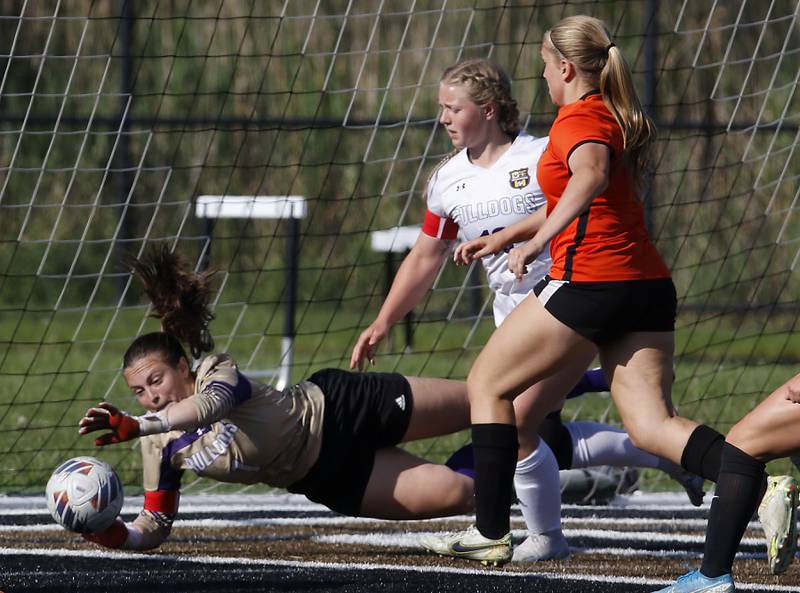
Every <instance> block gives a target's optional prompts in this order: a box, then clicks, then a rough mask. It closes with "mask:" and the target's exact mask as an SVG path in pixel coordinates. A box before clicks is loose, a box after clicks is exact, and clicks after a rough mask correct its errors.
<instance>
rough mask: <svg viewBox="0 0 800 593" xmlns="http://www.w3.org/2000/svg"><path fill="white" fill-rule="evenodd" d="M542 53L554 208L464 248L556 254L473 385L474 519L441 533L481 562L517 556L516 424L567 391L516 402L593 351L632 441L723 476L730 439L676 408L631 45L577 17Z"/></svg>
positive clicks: (669, 316) (546, 161)
mask: <svg viewBox="0 0 800 593" xmlns="http://www.w3.org/2000/svg"><path fill="white" fill-rule="evenodd" d="M541 56H542V59H543V61H544V65H545V66H544V78H545V80H546V81H547V85H548V89H549V91H550V96H551V99H552V100H553V102H554V103H555V104H556V105H558V106H559V113H558V116H557V118H556V120H555V122H554V123H553V126H552V128H551V131H550V141H549V143H548V146H547V148H546V149H545V151H544V153H543V154H542V157H541V158H540V159H539V164H538V170H537V177H538V180H539V185H540V186H541V188H542V190H543V191H544V194H545V196H546V198H547V207H546V208H542V209H540V210H539V211H537V212H536V213H535V214H533V215H531V216H529V217H527V218H526V219H525V220H523V221H521V222H519V223H517V224H515V225H512V226H509V227H507V228H505V229H504V230H502V231H500V232H498V233H495V234H492V235H488V236H485V237H480V238H477V239H475V240H473V241H469V242H467V243H464V244H462V245H460V246H459V247H458V248H457V249H456V252H455V255H454V256H455V259H456V261H457V262H460V263H464V264H467V263H470V262H472V261H473V260H474V259H476V258H481V257H486V256H490V255H491V254H495V253H498V252H500V251H501V250H502V249H504V248H505V247H506V246H509V245H512V244H515V243H519V242H521V241H527V242H525V243H524V244H522V245H519V246H517V247H515V248H514V249H512V250H511V251H510V252H509V254H508V268H509V270H511V271H512V272H513V273H514V274H515V275H516V277H517V278H521V277H523V275H524V274H525V272H526V266H527V265H528V264H529V263H530V262H532V261H534V260H535V259H536V257H537V256H539V254H541V253H542V251H543V250H544V249H545V248H546V246H547V245H548V244H549V246H550V254H551V257H552V260H553V265H552V268H551V270H550V272H549V275H548V276H546V277H545V278H544V279H543V280H542V281H541V282H540V283H539V284H537V286H536V288H535V293H536V295H537V296H538V298H529V299H526V300H524V301H523V302H522V303H520V304H519V305H518V306H517V307H516V308H515V309H514V311H513V312H512V313H511V314H510V315H509V316H508V318H507V319H506V321H505V322H504V323H503V324H502V325H501V326H500V327H498V329H497V330H496V331H495V332H494V334H493V335H492V337H491V338H490V340H489V342H488V343H487V345H486V347H485V348H484V349H483V351H482V352H481V354H480V355H479V356H478V358H477V360H476V361H475V364H474V365H473V367H472V369H471V371H470V374H469V377H468V379H467V388H468V393H469V398H470V405H471V421H472V441H473V445H474V452H475V471H476V481H475V495H476V526H475V527H473V528H471V529H469V530H467V531H466V532H463V533H459V534H455V535H453V536H452V537H450V538H443V540H442V541H441V542H440V544H441V546H440V547H439V551H440V553H443V554H448V553H451V555H454V556H459V557H468V558H473V559H477V560H482V561H487V560H489V561H493V562H503V561H506V560H507V559H508V558H509V557H510V554H511V551H510V534H509V506H510V503H511V491H512V479H513V475H514V466H515V463H516V457H517V440H518V439H517V428H516V427H517V426H518V425H521V424H522V425H526V426H536V425H538V424H539V423H540V422H541V421H542V419H543V418H544V417H545V415H546V414H548V413H549V412H550V411H551V410H554V409H558V408H559V407H560V406H561V405H562V403H563V397H564V394H563V392H560V391H557V390H540V391H539V393H537V395H536V397H535V398H531V399H530V401H528V402H527V403H526V406H525V407H524V409H520V408H519V407H517V408H516V409H515V405H514V400H515V398H516V396H517V395H518V394H520V393H522V392H523V391H525V390H526V389H527V388H529V387H530V386H531V385H535V384H537V383H542V382H547V381H552V380H553V378H554V377H558V376H559V375H561V374H563V373H565V372H570V370H572V371H573V372H574V371H575V369H576V368H580V367H582V366H583V365H584V364H585V363H584V361H585V359H586V357H587V356H589V355H590V354H591V353H592V352H594V351H595V350H599V353H600V361H601V364H602V366H603V369H604V371H605V374H606V376H607V377H608V378H609V381H610V385H611V393H612V397H613V399H614V402H615V403H616V405H617V408H618V409H619V411H620V413H621V416H622V420H623V422H624V424H625V428H626V429H627V431H628V433H629V435H630V437H631V439H632V440H633V442H634V444H636V445H637V446H639V447H641V448H642V449H644V450H646V451H650V452H651V453H654V454H656V455H658V456H660V457H664V458H667V459H669V460H671V461H673V462H675V463H680V464H681V465H682V466H683V467H684V468H686V469H687V470H689V471H691V472H692V473H695V474H698V475H702V476H703V477H705V478H708V479H711V480H716V478H717V472H718V469H719V455H720V450H721V447H722V442H723V437H722V435H720V434H719V433H717V432H716V431H714V430H713V429H711V428H709V427H707V426H698V425H697V423H695V422H692V421H690V420H687V419H685V418H681V417H679V416H677V414H676V413H675V410H674V408H673V406H672V402H671V398H670V389H671V384H672V374H673V360H672V354H673V333H674V322H675V314H676V304H677V299H676V293H675V288H674V285H673V283H672V280H671V278H670V273H669V270H668V269H667V267H666V266H665V265H664V263H663V261H662V259H661V257H660V256H659V254H658V252H657V251H656V249H655V247H654V246H653V244H652V242H651V241H650V239H649V237H648V235H647V231H646V229H645V225H644V220H643V216H642V207H641V205H640V203H639V202H638V199H637V196H638V192H637V190H638V187H639V185H641V183H642V180H643V177H644V174H645V170H646V168H647V162H648V152H649V151H648V149H649V147H650V144H651V142H652V140H653V138H654V135H655V130H654V127H653V124H652V122H651V121H650V120H649V118H648V117H647V116H646V114H645V113H644V111H643V109H642V107H641V105H640V103H639V100H638V98H637V96H636V92H635V89H634V87H633V84H632V79H631V74H630V69H629V67H628V65H627V63H626V62H625V59H624V57H623V55H622V52H621V51H620V49H619V48H617V47H616V46H615V45H614V43H612V41H611V39H610V37H609V34H608V31H607V30H606V28H605V26H604V25H603V23H602V22H601V21H599V20H597V19H594V18H591V17H586V16H576V17H569V18H567V19H564V20H563V21H561V22H560V23H558V24H557V25H556V26H555V27H553V28H552V29H551V30H550V31H548V32H547V33H546V34H545V36H544V40H543V43H542V49H541ZM519 413H522V414H524V415H525V418H523V419H520V418H517V417H516V415H517V414H519Z"/></svg>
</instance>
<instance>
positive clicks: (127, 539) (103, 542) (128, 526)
mask: <svg viewBox="0 0 800 593" xmlns="http://www.w3.org/2000/svg"><path fill="white" fill-rule="evenodd" d="M178 500H179V494H178V492H177V491H171V490H164V491H157V492H145V495H144V509H143V510H142V512H141V513H139V516H138V517H136V519H135V520H134V521H133V522H132V523H125V522H124V521H123V520H122V519H120V518H119V517H117V519H115V521H114V523H112V524H111V527H109V528H107V529H105V530H104V531H100V532H99V533H84V534H83V538H84V539H85V540H87V541H90V542H92V543H95V544H98V545H100V546H103V547H105V548H111V549H125V550H152V549H153V548H157V547H158V546H160V545H161V544H162V543H163V542H164V541H165V540H166V539H167V537H169V534H170V531H171V530H172V523H173V521H174V520H175V517H176V516H177V514H178Z"/></svg>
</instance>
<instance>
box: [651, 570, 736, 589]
mask: <svg viewBox="0 0 800 593" xmlns="http://www.w3.org/2000/svg"><path fill="white" fill-rule="evenodd" d="M732 591H736V586H735V585H734V584H733V578H732V577H731V575H730V574H724V575H722V576H718V577H707V576H705V575H704V574H703V573H701V572H700V571H699V570H693V571H692V572H689V573H686V574H685V575H683V576H682V577H679V578H678V580H677V581H675V584H674V585H670V586H669V587H665V588H663V589H659V590H658V591H655V592H654V593H731V592H732Z"/></svg>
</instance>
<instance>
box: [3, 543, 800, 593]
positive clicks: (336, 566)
mask: <svg viewBox="0 0 800 593" xmlns="http://www.w3.org/2000/svg"><path fill="white" fill-rule="evenodd" d="M4 555H14V556H50V557H53V556H62V557H71V558H108V559H112V560H114V559H116V560H137V561H139V562H147V561H156V562H164V561H172V562H190V563H200V564H211V565H239V566H273V567H276V568H297V569H303V568H311V569H326V570H342V571H349V570H381V571H394V572H418V573H445V574H461V575H471V576H475V575H479V576H491V575H493V576H497V577H503V578H514V579H516V578H530V577H537V578H541V579H548V580H555V581H571V582H590V583H623V584H633V585H648V586H661V585H667V584H669V583H671V582H672V581H664V580H660V579H645V578H641V577H617V576H607V575H597V574H579V573H573V574H567V573H549V572H505V571H502V570H498V571H496V572H489V571H487V570H486V569H478V568H455V567H450V566H400V565H395V564H365V563H353V564H350V563H334V562H299V561H294V560H268V559H258V558H229V557H221V556H175V555H170V554H132V553H128V552H104V551H86V552H84V551H82V550H66V549H61V548H57V549H49V550H22V549H16V548H4V547H0V556H4ZM736 588H737V590H740V591H748V590H750V591H785V592H800V587H782V586H776V585H760V584H755V583H737V584H736Z"/></svg>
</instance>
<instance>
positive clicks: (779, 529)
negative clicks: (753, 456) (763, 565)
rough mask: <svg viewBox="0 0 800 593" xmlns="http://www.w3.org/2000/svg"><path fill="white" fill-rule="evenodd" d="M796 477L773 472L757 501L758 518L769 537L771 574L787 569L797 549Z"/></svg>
mask: <svg viewBox="0 0 800 593" xmlns="http://www.w3.org/2000/svg"><path fill="white" fill-rule="evenodd" d="M796 507H797V480H795V479H794V478H793V477H791V476H774V477H770V478H769V480H768V481H767V491H766V492H765V493H764V498H762V499H761V504H760V505H758V519H759V520H760V521H761V526H762V527H763V528H764V535H765V536H766V538H767V562H768V563H769V569H770V571H772V574H781V573H782V572H785V571H786V569H787V568H789V565H790V564H791V563H792V559H793V558H794V554H795V552H796V550H797V521H796V518H795V513H796Z"/></svg>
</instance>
